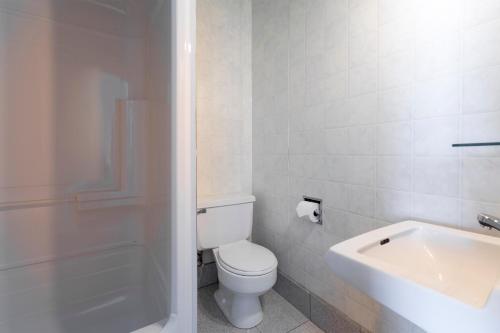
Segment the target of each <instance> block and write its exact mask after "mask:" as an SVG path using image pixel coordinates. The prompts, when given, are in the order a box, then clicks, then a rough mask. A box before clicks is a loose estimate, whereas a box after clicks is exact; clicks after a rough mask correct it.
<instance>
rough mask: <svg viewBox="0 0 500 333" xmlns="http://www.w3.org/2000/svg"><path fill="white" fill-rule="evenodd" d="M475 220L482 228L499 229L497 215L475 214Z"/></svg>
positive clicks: (499, 224) (499, 221)
mask: <svg viewBox="0 0 500 333" xmlns="http://www.w3.org/2000/svg"><path fill="white" fill-rule="evenodd" d="M477 221H478V222H479V224H480V225H481V227H483V228H488V229H490V230H491V229H496V230H498V231H500V219H499V218H498V217H495V216H492V215H488V214H482V213H481V214H479V215H478V216H477Z"/></svg>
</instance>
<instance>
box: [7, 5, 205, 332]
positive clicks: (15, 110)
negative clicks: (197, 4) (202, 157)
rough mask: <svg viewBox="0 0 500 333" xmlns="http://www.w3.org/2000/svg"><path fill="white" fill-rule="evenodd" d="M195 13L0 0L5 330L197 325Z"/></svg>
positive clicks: (187, 328)
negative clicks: (193, 82)
mask: <svg viewBox="0 0 500 333" xmlns="http://www.w3.org/2000/svg"><path fill="white" fill-rule="evenodd" d="M193 13H194V1H180V0H0V333H30V332H37V333H77V332H78V333H79V332H82V333H83V332H86V333H87V332H95V333H101V332H102V333H115V332H117V333H118V332H119V333H125V332H132V331H136V330H138V331H139V332H141V331H147V332H191V331H194V330H195V328H193V322H194V323H196V312H195V311H194V310H193V309H194V308H195V303H196V301H195V297H194V294H195V292H196V288H195V287H194V282H193V281H194V266H195V264H194V258H195V253H194V249H195V246H194V238H195V233H194V225H195V224H194V221H195V216H194V215H195V209H194V207H195V197H194V193H195V191H194V184H195V172H194V165H195V163H194V159H195V157H194V151H195V150H194V134H193V133H194V111H193V110H194V107H193V91H192V90H193V89H192V87H193V85H192V76H193V65H192V63H193V60H192V58H193V54H194V44H193V42H194V40H193V38H192V36H193V33H192V31H193V30H194V21H193V19H192V18H193V17H194V14H193ZM194 326H195V324H194Z"/></svg>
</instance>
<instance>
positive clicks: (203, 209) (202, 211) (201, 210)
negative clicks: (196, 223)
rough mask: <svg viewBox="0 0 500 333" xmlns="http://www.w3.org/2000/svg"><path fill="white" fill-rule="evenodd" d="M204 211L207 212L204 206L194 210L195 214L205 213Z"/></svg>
mask: <svg viewBox="0 0 500 333" xmlns="http://www.w3.org/2000/svg"><path fill="white" fill-rule="evenodd" d="M206 213H207V209H206V208H200V209H197V210H196V215H200V214H206Z"/></svg>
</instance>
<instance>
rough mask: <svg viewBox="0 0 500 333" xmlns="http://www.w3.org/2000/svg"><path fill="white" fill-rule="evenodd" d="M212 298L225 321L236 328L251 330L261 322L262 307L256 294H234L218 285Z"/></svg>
mask: <svg viewBox="0 0 500 333" xmlns="http://www.w3.org/2000/svg"><path fill="white" fill-rule="evenodd" d="M214 298H215V301H216V302H217V305H218V306H219V308H220V309H221V310H222V312H223V313H224V316H226V318H227V320H229V322H230V323H231V324H233V325H234V326H236V327H238V328H252V327H254V326H257V325H258V324H259V323H260V322H261V321H262V317H263V315H262V306H261V304H260V300H259V296H258V295H256V294H236V293H233V292H231V291H229V290H228V289H227V288H225V287H224V286H223V285H221V284H219V289H217V291H215V293H214Z"/></svg>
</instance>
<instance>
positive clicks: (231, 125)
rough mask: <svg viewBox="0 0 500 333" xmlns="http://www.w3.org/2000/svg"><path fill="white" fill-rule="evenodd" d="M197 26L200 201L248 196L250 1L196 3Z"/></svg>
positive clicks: (249, 177)
mask: <svg viewBox="0 0 500 333" xmlns="http://www.w3.org/2000/svg"><path fill="white" fill-rule="evenodd" d="M197 20H198V21H197V36H196V37H197V59H196V67H197V68H196V71H197V73H196V75H197V79H196V85H197V101H196V102H197V103H196V108H197V153H198V155H197V159H198V161H197V163H198V165H197V171H198V184H197V186H198V196H207V195H221V194H228V193H237V192H246V193H251V190H252V81H251V26H252V22H251V1H250V0H238V1H231V0H215V1H209V0H201V1H198V2H197Z"/></svg>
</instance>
